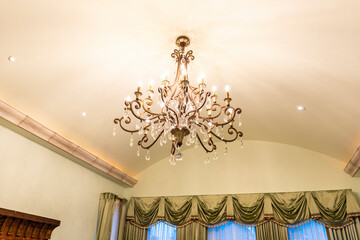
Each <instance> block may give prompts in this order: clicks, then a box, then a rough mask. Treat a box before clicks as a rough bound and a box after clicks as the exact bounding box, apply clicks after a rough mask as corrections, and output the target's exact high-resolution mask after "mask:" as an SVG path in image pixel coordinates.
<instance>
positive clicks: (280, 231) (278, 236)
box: [256, 222, 288, 240]
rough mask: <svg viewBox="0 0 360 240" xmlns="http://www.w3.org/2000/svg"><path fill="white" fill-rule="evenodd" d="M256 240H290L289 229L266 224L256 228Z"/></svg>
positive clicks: (270, 223) (271, 223)
mask: <svg viewBox="0 0 360 240" xmlns="http://www.w3.org/2000/svg"><path fill="white" fill-rule="evenodd" d="M256 240H288V231H287V227H283V226H280V225H278V224H276V223H274V222H266V223H264V224H261V225H259V226H257V227H256Z"/></svg>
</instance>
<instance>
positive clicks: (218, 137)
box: [211, 127, 243, 142]
mask: <svg viewBox="0 0 360 240" xmlns="http://www.w3.org/2000/svg"><path fill="white" fill-rule="evenodd" d="M230 128H231V129H232V130H233V131H230V132H229V130H230ZM230 128H229V129H228V133H229V134H230V135H233V134H234V133H236V134H235V135H234V138H232V139H225V138H221V137H220V136H218V135H216V134H215V133H214V132H213V131H211V134H212V135H213V136H214V137H216V138H217V139H219V140H220V141H223V142H233V141H235V140H236V139H237V138H238V137H242V136H243V133H242V132H241V131H238V130H236V128H234V127H230Z"/></svg>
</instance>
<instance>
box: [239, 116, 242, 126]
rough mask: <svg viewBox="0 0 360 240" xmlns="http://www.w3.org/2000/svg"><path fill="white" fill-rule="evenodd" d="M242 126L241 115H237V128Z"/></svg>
mask: <svg viewBox="0 0 360 240" xmlns="http://www.w3.org/2000/svg"><path fill="white" fill-rule="evenodd" d="M241 125H242V120H241V114H240V115H239V127H241Z"/></svg>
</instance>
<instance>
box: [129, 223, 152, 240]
mask: <svg viewBox="0 0 360 240" xmlns="http://www.w3.org/2000/svg"><path fill="white" fill-rule="evenodd" d="M146 238H147V229H142V228H139V227H137V226H135V225H133V224H131V223H130V222H129V221H127V222H126V224H125V236H124V239H125V240H146Z"/></svg>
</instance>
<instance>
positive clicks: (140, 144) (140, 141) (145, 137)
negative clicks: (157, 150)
mask: <svg viewBox="0 0 360 240" xmlns="http://www.w3.org/2000/svg"><path fill="white" fill-rule="evenodd" d="M163 133H164V130H162V131H161V132H160V133H159V135H158V136H157V137H156V138H155V139H154V141H153V142H152V143H151V144H150V145H148V146H144V143H146V142H148V141H149V138H148V136H147V135H144V136H143V138H142V139H141V140H139V142H138V145H139V146H141V147H142V148H143V149H149V148H151V147H152V146H153V145H154V144H155V143H156V142H157V140H159V138H160V136H161V135H162V134H163Z"/></svg>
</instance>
